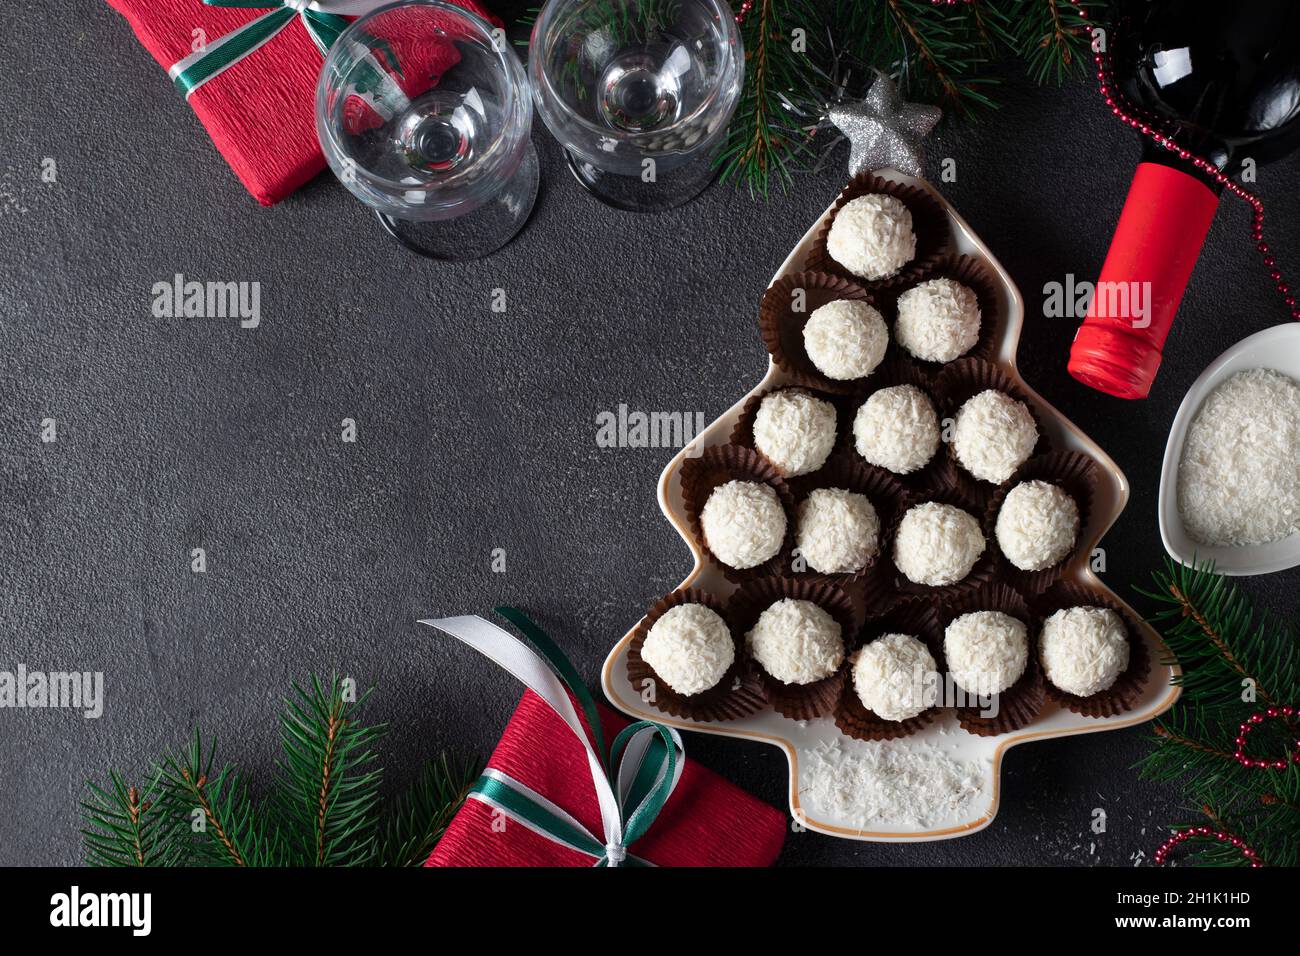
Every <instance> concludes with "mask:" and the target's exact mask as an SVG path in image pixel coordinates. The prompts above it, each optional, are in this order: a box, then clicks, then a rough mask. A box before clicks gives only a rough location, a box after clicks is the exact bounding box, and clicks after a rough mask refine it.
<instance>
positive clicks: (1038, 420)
mask: <svg viewBox="0 0 1300 956" xmlns="http://www.w3.org/2000/svg"><path fill="white" fill-rule="evenodd" d="M986 389H995V390H996V391H999V392H1005V393H1006V394H1007V395H1009V396H1011V397H1012V398H1014V399H1015V400H1016V401H1018V402H1021V403H1022V404H1024V406H1025V407H1026V408H1028V409H1029V414H1030V415H1032V416H1033V419H1034V425H1035V427H1036V428H1037V429H1038V443H1037V444H1036V445H1034V448H1033V451H1031V452H1030V454H1029V457H1030V458H1035V457H1037V456H1039V455H1045V454H1047V452H1049V451H1051V445H1050V442H1049V441H1048V438H1047V435H1046V433H1045V432H1044V431H1043V417H1042V415H1040V414H1039V412H1038V409H1037V408H1036V407H1035V405H1034V402H1033V400H1032V399H1030V397H1029V395H1028V393H1027V392H1026V391H1025V390H1024V389H1023V388H1022V387H1021V386H1020V385H1019V383H1017V382H1016V381H1015V380H1014V379H1013V378H1012V377H1011V376H1010V375H1008V374H1007V373H1006V371H1004V370H1003V369H1002V367H1001V366H999V365H995V364H994V363H992V362H986V361H984V360H983V359H977V358H964V359H958V360H957V361H955V362H950V363H949V364H947V365H945V366H944V368H943V371H941V372H940V373H939V374H938V375H937V376H936V377H935V380H934V393H935V397H936V398H937V399H938V400H939V415H940V416H941V417H942V418H943V419H945V420H952V421H956V418H957V412H958V410H959V409H960V408H961V406H962V405H963V404H964V403H965V402H966V401H967V399H970V398H972V397H974V396H975V395H978V394H979V393H980V392H982V391H985V390H986ZM944 444H945V445H946V446H947V448H946V454H945V457H946V458H947V460H948V469H947V470H948V471H949V472H950V473H951V476H952V480H953V482H954V484H956V485H957V486H958V487H959V488H961V490H962V493H963V494H964V495H966V497H968V498H970V499H971V500H973V501H974V502H975V503H976V504H977V505H979V508H980V512H981V513H983V510H984V509H985V508H986V507H988V503H989V502H990V501H991V500H992V498H993V496H994V495H995V494H996V493H997V491H998V489H999V488H1000V487H1001V486H999V485H995V484H993V483H992V482H988V481H984V480H982V479H980V478H976V477H975V476H974V475H972V474H971V473H970V472H969V471H967V470H966V468H965V467H964V466H963V465H962V464H961V462H960V461H958V459H957V452H956V443H955V442H951V441H948V442H945V443H944ZM1026 460H1028V459H1026ZM1003 484H1006V482H1003Z"/></svg>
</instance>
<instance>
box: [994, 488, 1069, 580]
mask: <svg viewBox="0 0 1300 956" xmlns="http://www.w3.org/2000/svg"><path fill="white" fill-rule="evenodd" d="M993 530H994V534H995V535H996V536H997V539H998V547H999V548H1001V549H1002V553H1003V554H1005V555H1006V556H1007V560H1008V561H1010V562H1011V563H1012V564H1014V565H1015V566H1016V567H1018V568H1019V569H1020V570H1022V571H1042V570H1043V569H1044V568H1050V567H1051V566H1052V565H1054V564H1056V563H1057V562H1058V561H1061V560H1062V559H1063V558H1065V556H1066V555H1068V554H1069V553H1070V550H1071V549H1072V548H1073V547H1074V541H1075V539H1076V538H1077V537H1078V535H1079V506H1078V505H1077V504H1076V503H1075V501H1074V499H1073V498H1071V497H1070V496H1069V495H1068V494H1066V493H1065V492H1064V491H1062V490H1061V489H1060V488H1058V487H1057V486H1056V485H1053V484H1051V483H1050V482H1046V481H1022V482H1021V483H1020V484H1018V485H1016V486H1015V487H1014V488H1012V489H1011V490H1010V491H1009V492H1007V497H1006V499H1005V500H1004V501H1003V502H1002V507H1001V509H1000V510H999V511H998V520H997V524H996V525H995V526H994V529H993Z"/></svg>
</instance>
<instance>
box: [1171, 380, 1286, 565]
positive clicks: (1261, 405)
mask: <svg viewBox="0 0 1300 956" xmlns="http://www.w3.org/2000/svg"><path fill="white" fill-rule="evenodd" d="M1297 446H1300V383H1297V382H1296V381H1295V380H1294V379H1292V378H1290V377H1289V376H1286V375H1283V374H1282V373H1281V372H1276V371H1274V370H1273V369H1267V368H1252V369H1247V370H1246V371H1244V372H1238V373H1237V374H1235V375H1232V376H1230V377H1229V378H1227V379H1226V380H1224V381H1223V383H1222V384H1220V385H1219V386H1218V387H1217V388H1215V389H1214V391H1212V392H1210V394H1209V395H1208V396H1207V397H1206V399H1205V401H1204V403H1203V404H1202V405H1201V407H1200V409H1199V410H1198V411H1197V412H1196V417H1195V418H1194V419H1193V420H1192V424H1191V426H1190V427H1189V428H1188V429H1187V438H1186V439H1185V440H1184V442H1183V456H1182V462H1181V463H1180V464H1179V466H1178V511H1179V513H1180V514H1181V515H1182V519H1183V526H1184V527H1185V528H1186V529H1187V534H1188V535H1189V536H1190V537H1191V538H1192V539H1193V540H1194V541H1197V542H1199V543H1201V544H1209V545H1255V544H1265V543H1267V542H1269V541H1278V540H1281V539H1282V538H1285V537H1286V536H1287V535H1290V534H1295V533H1296V532H1297V531H1300V454H1297Z"/></svg>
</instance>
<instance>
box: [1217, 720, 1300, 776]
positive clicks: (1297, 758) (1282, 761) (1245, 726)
mask: <svg viewBox="0 0 1300 956" xmlns="http://www.w3.org/2000/svg"><path fill="white" fill-rule="evenodd" d="M1297 713H1300V711H1297V710H1296V708H1294V707H1270V708H1268V710H1266V711H1264V712H1263V713H1260V714H1251V715H1250V716H1249V717H1247V718H1246V719H1245V720H1244V721H1242V723H1241V728H1240V729H1239V730H1238V731H1237V750H1236V752H1235V753H1234V754H1233V756H1234V757H1235V758H1236V759H1237V763H1239V764H1241V765H1242V766H1243V767H1251V768H1257V769H1267V770H1285V769H1286V768H1287V767H1288V766H1289V765H1290V764H1292V763H1300V740H1296V742H1295V749H1294V750H1292V751H1291V753H1290V754H1289V755H1288V756H1286V757H1281V758H1279V759H1277V760H1264V759H1263V758H1261V757H1247V756H1246V736H1247V735H1248V734H1249V733H1250V732H1251V731H1252V730H1254V729H1255V728H1256V727H1257V726H1259V725H1260V724H1262V723H1263V722H1264V721H1265V720H1277V719H1279V718H1291V717H1294V716H1296V714H1297Z"/></svg>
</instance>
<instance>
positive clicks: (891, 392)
mask: <svg viewBox="0 0 1300 956" xmlns="http://www.w3.org/2000/svg"><path fill="white" fill-rule="evenodd" d="M939 438H940V434H939V416H938V414H937V413H936V412H935V410H934V404H933V403H932V402H931V401H930V399H929V397H928V396H927V395H926V394H925V392H923V391H921V390H920V389H919V388H917V387H916V386H915V385H892V386H890V387H889V388H882V389H880V391H878V392H875V393H873V394H872V395H871V396H870V397H869V398H868V399H867V400H866V401H865V402H863V403H862V407H861V408H859V409H858V414H857V416H856V417H855V418H854V419H853V440H854V444H855V446H856V447H857V449H858V454H859V455H861V456H862V457H863V458H864V459H866V461H867V462H869V463H870V464H873V465H876V466H878V467H880V468H886V469H888V470H889V471H892V472H894V473H895V474H897V475H906V474H910V473H911V472H914V471H916V470H917V469H918V468H924V467H925V465H926V464H927V463H928V462H929V461H930V459H931V458H933V457H934V453H935V452H937V451H938V450H939Z"/></svg>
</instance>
